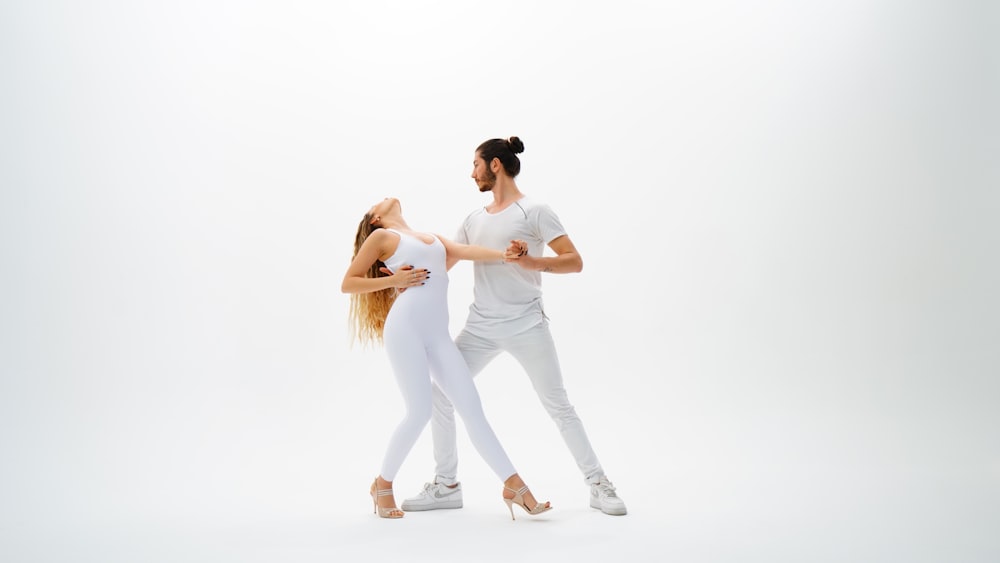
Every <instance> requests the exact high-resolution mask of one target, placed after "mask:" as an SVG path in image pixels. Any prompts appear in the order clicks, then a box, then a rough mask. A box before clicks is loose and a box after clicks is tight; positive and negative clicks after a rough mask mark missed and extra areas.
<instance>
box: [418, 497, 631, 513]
mask: <svg viewBox="0 0 1000 563" xmlns="http://www.w3.org/2000/svg"><path fill="white" fill-rule="evenodd" d="M590 508H596V509H597V510H600V511H601V512H603V513H605V514H610V515H611V516H625V515H626V514H628V510H626V509H625V507H624V506H623V507H621V508H609V509H607V510H605V509H604V508H601V501H599V500H597V499H594V498H591V499H590ZM403 510H406V509H405V508H404V509H403Z"/></svg>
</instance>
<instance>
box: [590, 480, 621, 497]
mask: <svg viewBox="0 0 1000 563" xmlns="http://www.w3.org/2000/svg"><path fill="white" fill-rule="evenodd" d="M595 485H596V486H597V490H598V491H600V492H601V493H602V494H604V495H605V496H609V497H613V496H617V495H616V494H615V486H614V485H612V484H611V481H608V480H607V479H601V480H600V481H598V482H597V483H595Z"/></svg>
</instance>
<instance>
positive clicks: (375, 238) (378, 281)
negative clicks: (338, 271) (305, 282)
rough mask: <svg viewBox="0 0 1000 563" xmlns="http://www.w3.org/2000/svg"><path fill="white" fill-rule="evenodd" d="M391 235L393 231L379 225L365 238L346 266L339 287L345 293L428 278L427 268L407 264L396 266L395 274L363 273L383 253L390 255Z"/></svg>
mask: <svg viewBox="0 0 1000 563" xmlns="http://www.w3.org/2000/svg"><path fill="white" fill-rule="evenodd" d="M390 237H394V235H392V234H391V233H389V232H388V231H385V230H384V229H379V230H377V231H375V232H373V233H372V234H370V235H369V236H368V238H367V239H365V242H364V244H362V245H361V249H360V250H358V254H357V256H355V257H354V260H351V265H350V266H348V267H347V273H345V274H344V281H343V282H341V284H340V291H342V292H344V293H371V292H373V291H381V290H383V289H389V288H390V287H397V288H406V287H413V286H415V285H422V284H423V283H424V280H426V279H427V274H428V272H427V270H426V269H424V268H421V269H414V268H412V267H408V266H403V267H402V268H399V270H398V271H397V272H396V273H395V274H392V275H390V276H384V277H379V278H369V277H365V274H366V273H367V272H368V270H369V269H371V267H372V264H374V263H375V262H376V261H378V260H381V259H382V257H383V256H384V257H386V258H388V257H389V256H390V255H391V253H390V252H389V248H388V246H387V245H388V244H389V243H390V242H391V238H390Z"/></svg>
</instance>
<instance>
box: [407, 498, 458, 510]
mask: <svg viewBox="0 0 1000 563" xmlns="http://www.w3.org/2000/svg"><path fill="white" fill-rule="evenodd" d="M402 508H403V511H404V512H424V511H427V510H437V509H439V508H462V501H460V500H448V501H442V502H437V503H434V504H428V505H416V506H412V505H409V504H406V502H405V501H404V502H403V506H402Z"/></svg>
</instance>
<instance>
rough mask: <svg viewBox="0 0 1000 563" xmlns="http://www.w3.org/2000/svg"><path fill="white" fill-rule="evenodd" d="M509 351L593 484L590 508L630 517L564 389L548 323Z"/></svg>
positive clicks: (528, 333) (520, 337) (515, 341)
mask: <svg viewBox="0 0 1000 563" xmlns="http://www.w3.org/2000/svg"><path fill="white" fill-rule="evenodd" d="M504 344H505V346H504V349H506V350H507V351H508V352H510V354H511V355H512V356H514V358H515V359H517V361H518V362H519V363H520V364H521V366H522V367H523V368H524V370H525V372H527V374H528V378H529V379H531V385H532V386H533V387H534V388H535V393H537V394H538V398H539V399H540V400H541V401H542V405H544V406H545V410H546V411H547V412H548V413H549V416H551V417H552V420H554V421H555V423H556V426H557V427H558V428H559V432H560V433H561V434H562V437H563V441H564V442H566V446H567V447H568V448H569V451H570V453H571V454H572V455H573V459H575V460H576V465H577V467H579V468H580V472H581V473H583V478H584V481H585V482H586V483H587V484H588V485H590V506H591V507H593V508H597V509H599V510H600V511H601V512H604V513H605V514H613V515H623V514H626V510H625V502H624V501H622V500H621V499H620V498H619V497H618V495H617V493H616V492H615V487H614V485H612V484H611V481H610V480H608V478H607V476H605V475H604V469H602V468H601V464H600V462H599V461H598V460H597V454H596V453H594V448H593V447H591V445H590V439H589V438H587V432H586V431H585V430H584V428H583V422H581V421H580V417H578V416H577V414H576V409H574V408H573V405H572V404H571V403H570V402H569V396H568V395H567V393H566V388H565V387H563V378H562V370H561V369H560V367H559V358H558V355H557V354H556V347H555V343H554V342H553V340H552V334H551V332H549V326H548V323H547V322H543V323H540V324H538V325H537V326H535V327H534V328H532V329H531V330H528V331H525V332H524V333H522V334H519V335H517V336H515V337H513V338H510V339H507V340H505V342H504Z"/></svg>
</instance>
